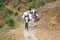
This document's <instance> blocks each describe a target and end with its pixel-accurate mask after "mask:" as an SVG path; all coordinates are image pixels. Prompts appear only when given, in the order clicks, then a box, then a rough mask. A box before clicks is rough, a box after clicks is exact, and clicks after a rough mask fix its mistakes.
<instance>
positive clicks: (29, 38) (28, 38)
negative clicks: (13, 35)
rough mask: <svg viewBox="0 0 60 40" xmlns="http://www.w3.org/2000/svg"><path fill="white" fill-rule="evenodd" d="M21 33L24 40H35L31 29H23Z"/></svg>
mask: <svg viewBox="0 0 60 40" xmlns="http://www.w3.org/2000/svg"><path fill="white" fill-rule="evenodd" d="M23 33H24V37H25V40H37V37H36V36H35V34H34V31H33V29H32V28H29V30H26V29H24V31H23Z"/></svg>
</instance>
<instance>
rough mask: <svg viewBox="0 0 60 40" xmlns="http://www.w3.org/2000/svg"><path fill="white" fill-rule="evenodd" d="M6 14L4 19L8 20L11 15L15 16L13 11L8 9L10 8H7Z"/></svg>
mask: <svg viewBox="0 0 60 40" xmlns="http://www.w3.org/2000/svg"><path fill="white" fill-rule="evenodd" d="M4 13H5V14H4V17H5V18H6V17H9V16H10V15H12V14H13V11H12V10H10V9H8V8H6V10H5V12H4Z"/></svg>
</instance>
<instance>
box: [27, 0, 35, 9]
mask: <svg viewBox="0 0 60 40" xmlns="http://www.w3.org/2000/svg"><path fill="white" fill-rule="evenodd" d="M35 4H36V1H32V2H30V3H29V4H28V8H29V9H30V8H33V7H35Z"/></svg>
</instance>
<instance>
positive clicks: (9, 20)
mask: <svg viewBox="0 0 60 40" xmlns="http://www.w3.org/2000/svg"><path fill="white" fill-rule="evenodd" d="M5 22H6V24H8V25H9V26H14V25H15V24H14V23H15V22H14V20H13V19H12V18H6V19H5ZM12 28H13V27H12Z"/></svg>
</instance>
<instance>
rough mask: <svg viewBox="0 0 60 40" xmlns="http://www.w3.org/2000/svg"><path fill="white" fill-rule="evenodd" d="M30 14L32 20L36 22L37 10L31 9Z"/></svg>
mask: <svg viewBox="0 0 60 40" xmlns="http://www.w3.org/2000/svg"><path fill="white" fill-rule="evenodd" d="M31 14H32V15H33V19H34V22H36V18H37V17H38V14H37V10H36V9H31Z"/></svg>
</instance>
